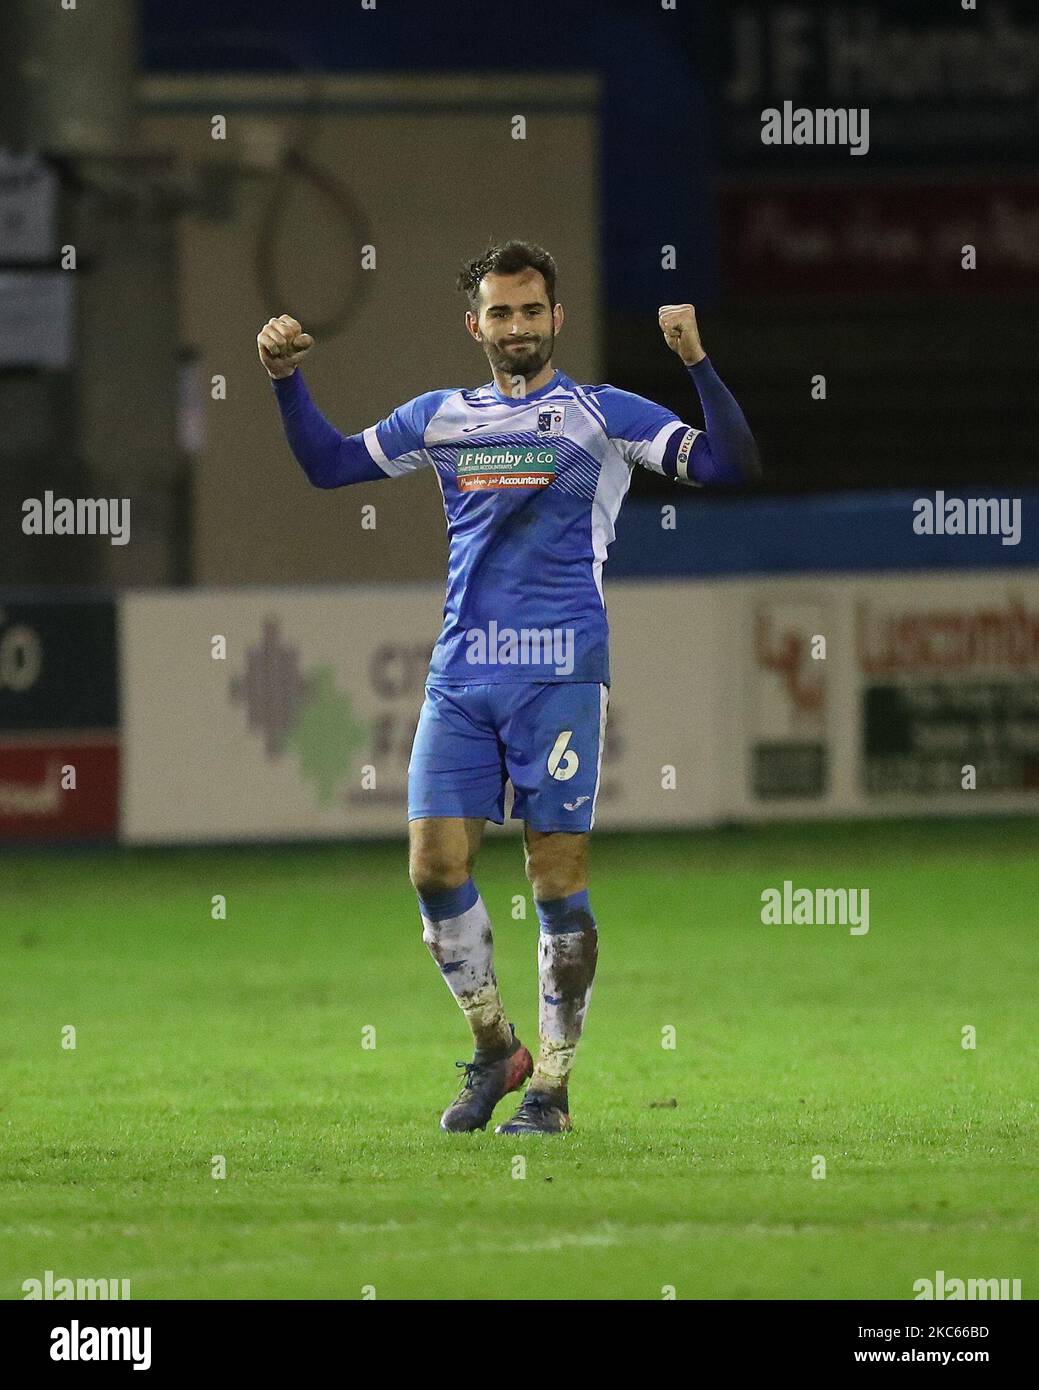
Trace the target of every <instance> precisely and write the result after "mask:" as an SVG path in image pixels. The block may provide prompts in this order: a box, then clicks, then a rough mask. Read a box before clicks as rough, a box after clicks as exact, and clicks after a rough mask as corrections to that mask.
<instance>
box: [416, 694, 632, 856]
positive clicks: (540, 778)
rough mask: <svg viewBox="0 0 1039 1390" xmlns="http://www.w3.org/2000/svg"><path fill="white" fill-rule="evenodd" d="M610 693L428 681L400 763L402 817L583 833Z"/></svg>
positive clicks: (591, 810)
mask: <svg viewBox="0 0 1039 1390" xmlns="http://www.w3.org/2000/svg"><path fill="white" fill-rule="evenodd" d="M608 704H609V690H608V688H607V687H606V686H605V685H600V684H598V683H596V682H593V681H556V682H533V681H532V682H529V683H526V682H511V683H499V684H481V685H438V684H436V683H435V682H431V683H430V684H428V685H427V686H426V698H425V702H424V703H423V706H422V713H421V714H420V715H419V721H418V728H417V729H416V731H415V742H414V743H413V745H412V749H411V763H410V765H409V767H408V819H409V820H419V819H421V818H423V817H425V816H473V817H482V818H484V819H486V820H492V821H496V822H497V823H498V824H499V825H501V824H502V822H503V821H504V819H505V784H506V782H507V781H511V782H512V786H513V791H514V793H515V795H514V799H513V805H512V819H513V820H522V821H526V822H527V823H528V824H529V825H530V827H531V829H533V830H542V831H555V830H571V831H584V830H591V828H592V825H593V824H594V822H595V799H596V796H597V795H598V792H599V769H600V767H601V765H602V750H603V740H604V738H605V735H606V711H607V706H608Z"/></svg>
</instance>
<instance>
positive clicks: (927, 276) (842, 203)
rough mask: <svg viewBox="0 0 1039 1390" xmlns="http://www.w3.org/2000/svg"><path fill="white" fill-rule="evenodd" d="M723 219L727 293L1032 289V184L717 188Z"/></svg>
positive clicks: (1036, 258) (1036, 260)
mask: <svg viewBox="0 0 1039 1390" xmlns="http://www.w3.org/2000/svg"><path fill="white" fill-rule="evenodd" d="M721 221H722V237H721V244H722V248H723V249H722V258H723V266H722V272H723V276H724V279H725V281H726V283H727V285H728V288H729V290H730V291H731V292H732V293H734V294H742V293H747V294H753V295H761V294H783V295H815V294H825V295H833V294H870V295H875V294H877V293H878V292H883V293H885V294H886V293H891V292H904V293H912V294H926V293H928V292H934V293H941V294H943V295H948V294H957V295H971V294H979V293H986V292H996V293H998V292H1000V291H1008V292H1017V291H1023V290H1024V291H1027V290H1032V291H1035V290H1039V182H1037V183H991V184H983V183H976V184H973V185H968V186H966V187H964V186H961V185H957V186H956V187H951V188H943V187H941V186H921V185H916V184H914V185H911V186H910V185H903V184H893V183H892V184H885V185H883V186H880V187H877V186H874V185H870V186H869V187H868V188H867V187H863V186H862V185H861V184H859V185H820V184H818V183H816V184H814V185H813V186H811V187H807V186H791V185H779V184H774V185H771V186H767V185H766V186H762V185H761V184H754V185H752V186H747V187H730V188H729V189H727V190H726V191H724V192H723V194H722V197H721ZM965 246H972V247H974V248H976V257H975V261H976V264H975V268H974V269H965V268H964V264H963V262H964V250H963V248H964V247H965Z"/></svg>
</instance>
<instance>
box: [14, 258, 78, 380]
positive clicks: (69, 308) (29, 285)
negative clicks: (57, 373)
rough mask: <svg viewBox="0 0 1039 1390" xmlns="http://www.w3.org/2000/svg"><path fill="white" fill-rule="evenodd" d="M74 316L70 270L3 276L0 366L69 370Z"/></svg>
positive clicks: (40, 271) (38, 271)
mask: <svg viewBox="0 0 1039 1390" xmlns="http://www.w3.org/2000/svg"><path fill="white" fill-rule="evenodd" d="M72 317H73V301H72V274H71V272H70V271H67V270H11V271H7V272H5V273H0V320H2V322H3V324H4V332H3V333H2V334H0V367H53V368H61V367H67V366H68V365H69V364H70V362H71V361H72Z"/></svg>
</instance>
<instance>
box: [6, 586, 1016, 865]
mask: <svg viewBox="0 0 1039 1390" xmlns="http://www.w3.org/2000/svg"><path fill="white" fill-rule="evenodd" d="M606 596H608V605H609V617H611V631H612V676H613V685H612V691H611V708H609V724H608V738H606V751H605V760H604V770H602V783H601V788H599V801H598V815H597V827H599V828H604V830H634V828H638V830H647V828H655V827H659V828H668V827H684V826H690V827H691V826H704V824H719V823H725V821H744V820H773V819H790V817H793V819H810V817H872V816H919V815H925V816H931V815H971V813H1007V812H1011V813H1013V812H1032V813H1035V812H1036V810H1039V569H1033V567H1028V569H1026V567H1021V569H1008V570H1004V571H994V570H990V571H971V573H964V574H951V573H932V574H928V575H912V577H908V575H904V574H810V575H797V577H786V575H769V577H750V578H747V577H740V578H727V580H726V578H715V580H665V581H661V580H654V581H622V582H613V584H612V585H609V587H608V589H606ZM441 607H442V589H441V587H440V585H438V584H437V585H434V584H420V585H408V584H403V585H394V587H389V588H366V587H356V585H355V587H349V588H342V587H328V588H309V589H298V588H260V589H203V591H196V592H191V594H172V592H168V591H163V592H143V591H142V592H129V594H125V595H124V596H121V598H120V599H118V600H114V599H100V598H99V599H88V598H83V596H82V595H68V596H61V595H49V596H47V598H42V596H33V595H26V594H22V595H18V594H11V592H8V594H0V841H3V842H8V844H14V842H25V841H82V840H106V838H108V840H114V838H117V837H118V838H121V840H124V841H127V842H131V844H188V842H207V841H214V842H234V841H263V840H285V841H291V840H309V838H321V840H330V838H339V837H344V838H349V837H359V838H364V837H398V835H401V834H402V833H403V827H405V819H406V774H408V759H409V752H410V744H412V737H413V733H414V724H416V720H417V714H419V708H420V703H421V695H423V684H424V677H426V669H427V662H428V655H430V649H431V645H433V641H434V639H435V634H437V631H438V628H440V620H441ZM70 770H71V773H72V780H71V781H70ZM506 813H508V803H506ZM506 824H508V821H506ZM492 833H501V831H497V830H492Z"/></svg>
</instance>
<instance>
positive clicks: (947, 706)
mask: <svg viewBox="0 0 1039 1390" xmlns="http://www.w3.org/2000/svg"><path fill="white" fill-rule="evenodd" d="M855 624H856V647H857V658H858V664H859V669H860V671H861V673H862V676H863V685H862V696H861V698H862V739H863V764H862V783H863V791H864V792H865V793H866V794H867V795H869V796H883V795H885V794H889V793H913V794H917V795H920V794H928V793H943V792H952V793H957V792H961V791H963V790H965V789H966V788H965V783H968V782H970V781H971V779H972V778H973V781H974V787H973V788H972V789H973V790H975V791H977V792H978V793H979V794H983V793H991V792H1031V793H1033V794H1034V793H1037V792H1039V603H1036V602H1035V600H1034V598H1033V599H1032V600H1031V601H1030V602H1026V601H1025V599H1024V597H1023V596H1022V594H1021V593H1018V592H1008V593H1007V594H1006V596H1005V598H1003V599H1002V600H997V601H994V602H985V603H982V602H977V601H972V598H971V591H970V590H969V589H964V590H962V591H961V596H960V597H959V598H958V600H956V601H954V602H952V603H943V604H941V606H935V605H933V604H929V603H927V602H926V601H925V602H919V601H917V600H916V599H915V597H914V596H913V595H912V594H908V595H906V596H905V597H903V598H901V599H899V600H895V601H892V599H888V600H887V602H885V603H881V604H878V603H877V602H876V601H870V600H869V599H868V598H863V599H860V601H859V602H858V603H857V604H856V613H855Z"/></svg>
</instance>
